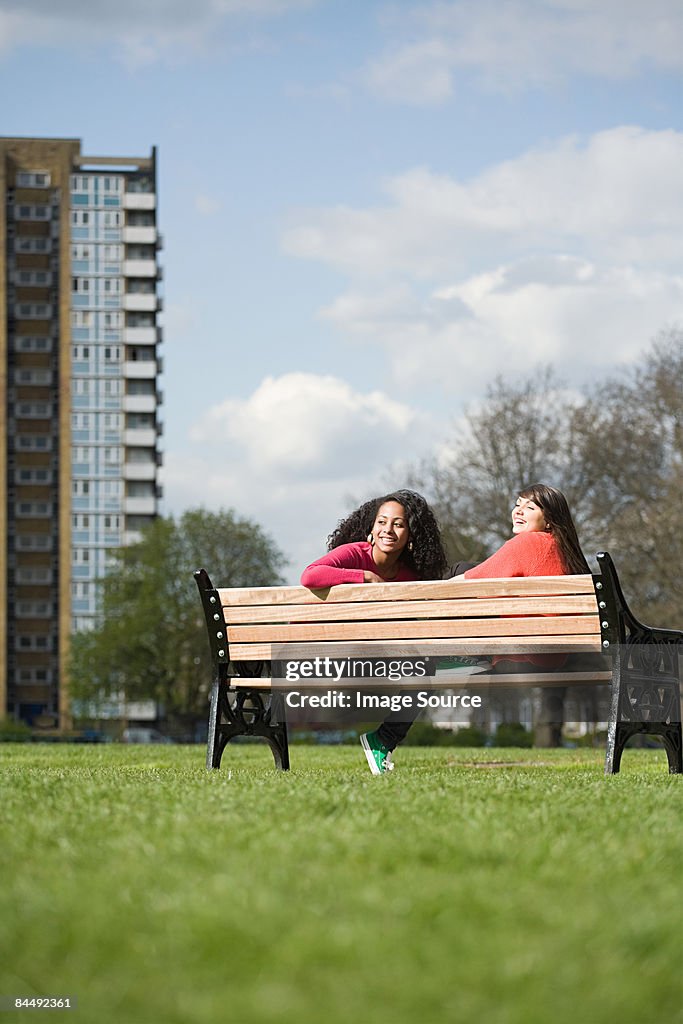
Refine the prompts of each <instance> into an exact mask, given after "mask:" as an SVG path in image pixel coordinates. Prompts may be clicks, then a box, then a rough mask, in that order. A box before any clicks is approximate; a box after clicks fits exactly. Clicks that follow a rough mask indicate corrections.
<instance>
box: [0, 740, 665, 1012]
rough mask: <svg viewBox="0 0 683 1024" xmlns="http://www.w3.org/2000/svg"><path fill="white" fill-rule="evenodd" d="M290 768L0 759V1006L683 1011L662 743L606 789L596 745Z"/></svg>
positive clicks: (198, 754) (136, 758)
mask: <svg viewBox="0 0 683 1024" xmlns="http://www.w3.org/2000/svg"><path fill="white" fill-rule="evenodd" d="M292 761H293V769H292V771H291V772H289V773H282V774H279V773H277V772H276V771H275V770H274V768H273V766H272V758H271V756H270V753H269V751H268V749H267V748H265V747H263V746H260V745H240V746H233V747H230V746H228V748H227V750H226V753H225V755H224V758H223V767H222V768H221V769H220V771H218V772H213V773H207V772H206V770H205V768H204V751H203V749H201V748H200V747H178V746H175V747H173V746H168V747H131V746H115V745H111V746H109V745H107V746H92V747H89V746H57V745H54V746H53V745H45V746H40V745H11V744H2V745H0V786H1V787H2V792H1V794H0V814H1V816H2V845H1V848H0V866H1V868H2V881H3V884H2V887H1V889H0V952H1V953H2V956H1V957H0V995H3V996H10V995H11V996H14V995H24V996H25V995H30V994H34V995H42V996H46V995H55V996H58V995H70V996H75V997H76V998H77V1000H78V1008H77V1010H75V1011H71V1012H70V1013H65V1014H61V1015H60V1017H59V1019H64V1018H65V1019H66V1020H67V1021H68V1020H79V1021H83V1022H87V1024H91V1022H92V1024H109V1022H117V1024H138V1022H141V1024H144V1022H148V1021H149V1022H150V1024H151V1022H155V1024H156V1022H163V1024H176V1022H177V1024H214V1022H221V1024H222V1022H227V1024H230V1022H236V1024H252V1022H253V1024H269V1022H271V1021H272V1022H276V1021H286V1022H292V1024H323V1022H329V1024H342V1022H343V1024H347V1022H358V1024H361V1022H370V1024H404V1022H410V1024H423V1022H424V1024H432V1022H442V1021H444V1022H451V1021H452V1022H458V1024H470V1022H472V1024H536V1022H538V1024H565V1022H572V1024H602V1022H604V1024H608V1022H609V1024H619V1022H624V1024H650V1022H652V1024H654V1022H655V1021H656V1022H667V1024H672V1022H674V1021H678V1020H680V1019H681V1006H682V1004H683V991H682V988H681V952H680V943H681V925H682V924H683V890H682V885H681V868H682V857H681V830H680V813H681V803H682V800H683V778H682V777H680V776H670V775H669V774H668V772H667V768H666V757H665V754H664V753H663V751H662V752H659V751H646V750H627V751H626V753H625V755H624V759H623V762H622V772H621V774H620V775H618V776H613V777H611V778H605V777H604V776H603V774H602V772H603V754H602V752H600V751H590V750H586V751H581V750H574V751H569V750H560V751H546V750H543V751H540V750H532V751H528V750H511V749H508V750H495V749H493V750H481V749H478V750H459V749H449V748H441V749H434V748H419V747H413V748H406V749H404V750H401V751H400V752H399V754H398V755H397V757H396V761H397V768H396V770H395V771H394V772H393V773H392V774H391V775H388V776H386V777H381V778H373V777H372V776H371V775H370V773H369V772H368V771H367V768H366V767H365V761H364V759H363V757H362V753H361V751H360V749H358V750H356V749H354V748H348V747H325V748H321V747H294V748H293V749H292ZM37 1013H38V1011H35V1012H34V1013H33V1014H30V1015H29V1012H28V1011H20V1012H19V1013H14V1012H8V1013H0V1024H1V1022H2V1020H8V1021H9V1020H14V1019H24V1020H25V1019H28V1017H29V1016H30V1019H32V1020H33V1019H35V1018H36V1014H37ZM38 1016H39V1017H40V1014H38ZM41 1019H43V1018H41ZM50 1019H51V1020H52V1019H54V1017H53V1016H52V1015H50Z"/></svg>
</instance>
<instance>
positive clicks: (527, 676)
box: [230, 671, 612, 692]
mask: <svg viewBox="0 0 683 1024" xmlns="http://www.w3.org/2000/svg"><path fill="white" fill-rule="evenodd" d="M436 679H437V682H436V686H435V687H433V686H431V685H430V683H432V680H430V679H425V680H423V681H422V682H421V683H419V685H418V684H417V683H416V682H414V681H413V682H410V680H407V679H406V680H401V684H400V688H401V689H406V690H413V689H419V690H432V689H434V690H435V692H436V690H437V689H438V690H446V689H449V690H458V689H476V687H477V686H479V685H481V684H482V683H483V684H485V685H486V686H529V685H532V686H593V685H596V686H599V685H602V686H604V685H605V684H607V683H609V682H610V681H611V679H612V673H611V672H562V671H560V672H514V673H509V674H508V673H497V672H474V673H473V674H472V675H465V674H463V675H462V676H457V675H454V676H453V680H452V682H451V680H450V679H449V680H448V684H447V685H446V684H445V683H444V680H443V677H442V676H441V675H439V676H437V677H436ZM356 684H357V685H358V686H359V688H360V687H361V685H362V687H366V686H367V688H368V689H372V688H373V687H376V688H377V689H383V688H386V687H387V685H392V686H393V684H387V680H386V679H374V678H373V679H363V680H362V681H361V680H355V681H353V680H352V681H349V680H348V679H345V680H342V681H341V682H340V683H334V682H332V683H330V680H329V679H319V680H317V683H312V681H311V680H310V679H309V680H300V681H299V682H296V683H289V684H287V685H286V686H285V685H284V684H283V680H282V679H276V680H275V686H276V688H277V689H280V690H283V692H286V690H287V689H288V688H289V689H291V690H307V691H308V690H311V689H315V688H316V687H317V688H319V689H321V690H325V691H327V690H334V689H337V690H341V689H344V688H345V687H349V686H353V685H356ZM230 686H231V689H233V690H269V689H271V688H272V686H273V680H272V679H271V678H270V677H266V676H264V677H263V678H257V679H248V678H246V677H245V676H234V677H233V678H231V679H230Z"/></svg>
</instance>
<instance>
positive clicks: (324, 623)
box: [200, 575, 601, 662]
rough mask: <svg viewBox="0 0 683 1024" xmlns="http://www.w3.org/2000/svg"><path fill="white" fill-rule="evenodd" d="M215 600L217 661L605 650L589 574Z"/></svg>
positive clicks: (227, 592) (222, 592)
mask: <svg viewBox="0 0 683 1024" xmlns="http://www.w3.org/2000/svg"><path fill="white" fill-rule="evenodd" d="M207 580H208V577H207ZM200 589H201V588H200ZM211 593H212V594H213V600H214V602H215V603H216V604H219V605H220V612H219V610H218V608H216V607H215V606H214V607H213V608H212V609H210V610H211V612H212V615H213V619H214V621H215V629H216V636H217V638H218V641H217V642H218V648H219V650H218V653H219V656H220V655H222V657H220V658H219V660H221V661H223V660H226V661H227V660H228V658H229V659H230V660H232V661H243V662H249V661H257V660H264V659H265V660H268V659H271V658H273V657H277V658H284V657H295V658H310V657H316V656H325V655H333V654H335V653H343V654H347V653H349V648H353V652H354V654H355V653H357V654H358V655H366V656H373V657H382V656H384V657H386V656H395V655H402V654H404V655H406V656H409V655H411V654H416V655H418V654H419V655H424V656H428V655H430V656H437V655H466V656H472V655H482V654H524V653H527V654H531V653H534V654H535V653H545V652H559V651H562V652H568V651H579V652H597V651H600V650H601V631H600V621H599V618H598V611H597V604H596V597H595V590H594V584H593V578H592V576H590V575H582V576H547V577H545V576H544V577H525V578H515V579H502V580H501V579H495V580H467V581H453V580H443V581H442V580H436V581H433V582H414V583H387V584H344V585H341V586H337V587H330V588H329V589H325V590H308V589H307V588H306V587H254V588H237V589H218V590H215V591H212V592H211ZM206 600H207V599H206V598H205V608H207V604H206ZM208 611H209V609H208V608H207V620H209V614H208ZM221 620H222V621H221ZM209 622H210V633H211V630H212V628H213V627H212V625H211V620H209ZM224 630H225V633H226V634H227V642H228V643H227V645H223V643H222V641H223V639H224V635H223V634H224ZM218 634H220V636H219V635H218Z"/></svg>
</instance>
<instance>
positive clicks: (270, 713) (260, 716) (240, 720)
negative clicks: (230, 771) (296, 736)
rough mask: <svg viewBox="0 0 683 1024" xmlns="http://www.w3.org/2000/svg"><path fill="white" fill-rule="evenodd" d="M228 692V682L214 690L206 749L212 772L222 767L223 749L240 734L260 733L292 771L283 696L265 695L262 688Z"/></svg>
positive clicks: (281, 767)
mask: <svg viewBox="0 0 683 1024" xmlns="http://www.w3.org/2000/svg"><path fill="white" fill-rule="evenodd" d="M232 693H233V696H234V699H233V700H232V701H231V700H230V697H229V695H228V687H227V684H226V683H224V682H221V683H214V685H213V687H212V690H211V704H210V710H209V736H208V744H207V750H206V767H207V769H208V770H209V771H210V770H211V769H213V768H220V764H221V758H222V757H223V751H224V750H225V748H226V746H227V744H228V743H229V742H230V740H232V739H234V738H235V737H236V736H260V737H262V738H263V739H265V740H266V741H267V742H268V745H269V746H270V749H271V751H272V754H273V760H274V761H275V767H276V768H278V769H279V770H280V771H288V770H289V744H288V740H287V723H286V722H285V716H284V706H283V704H282V695H281V694H277V693H273V694H270V695H265V696H266V698H267V699H268V696H269V699H268V703H267V705H266V704H265V703H264V694H263V692H262V691H260V690H238V691H236V692H235V691H232Z"/></svg>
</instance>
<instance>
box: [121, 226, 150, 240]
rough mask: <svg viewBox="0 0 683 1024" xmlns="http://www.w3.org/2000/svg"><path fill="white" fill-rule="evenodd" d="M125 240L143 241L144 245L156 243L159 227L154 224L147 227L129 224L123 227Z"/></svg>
mask: <svg viewBox="0 0 683 1024" xmlns="http://www.w3.org/2000/svg"><path fill="white" fill-rule="evenodd" d="M123 241H124V242H141V243H142V244H143V245H156V242H157V229H156V228H155V227H154V225H153V224H150V225H149V226H145V227H136V226H135V225H130V226H127V227H125V228H124V229H123Z"/></svg>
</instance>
